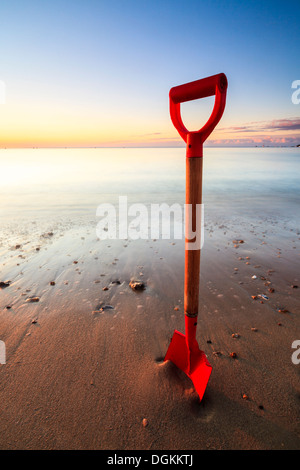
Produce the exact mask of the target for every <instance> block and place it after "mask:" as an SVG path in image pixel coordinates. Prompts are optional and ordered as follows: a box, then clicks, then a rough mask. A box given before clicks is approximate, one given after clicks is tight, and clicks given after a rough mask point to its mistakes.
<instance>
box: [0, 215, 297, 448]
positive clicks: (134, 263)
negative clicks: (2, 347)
mask: <svg viewBox="0 0 300 470" xmlns="http://www.w3.org/2000/svg"><path fill="white" fill-rule="evenodd" d="M12 233H13V235H12ZM240 240H243V241H244V243H239V241H240ZM298 248H299V233H297V232H296V231H295V229H294V228H293V227H292V228H291V227H290V226H289V225H288V224H285V223H284V222H282V221H279V222H278V220H276V218H273V219H272V218H269V219H268V218H265V219H264V220H263V219H257V220H256V221H252V222H251V223H250V222H249V220H247V219H246V218H245V219H241V218H239V219H235V218H234V217H232V218H231V219H230V220H228V219H226V218H224V220H221V218H218V219H216V218H214V217H212V218H210V219H207V222H206V227H205V242H204V248H203V251H202V254H201V285H200V298H201V305H200V313H199V321H198V333H197V339H198V342H199V345H200V348H201V349H203V350H204V351H205V352H206V354H207V356H208V359H209V361H210V363H211V365H212V367H213V372H212V375H211V379H210V381H209V384H208V388H207V390H206V393H205V396H204V399H203V401H202V402H201V403H199V400H198V398H197V395H196V393H195V391H194V389H193V385H192V383H191V382H190V381H189V379H188V378H187V377H185V376H184V374H182V373H181V372H180V371H179V370H177V369H176V367H175V366H174V365H173V364H172V363H169V362H167V363H165V362H163V357H164V355H165V353H166V350H167V347H168V344H169V341H170V338H171V336H172V334H173V331H174V329H178V330H180V331H184V330H183V329H184V315H183V272H184V246H183V242H182V241H180V240H171V241H170V240H156V241H153V240H137V241H132V240H99V239H97V236H96V234H95V229H94V227H91V226H90V225H88V224H78V225H77V226H76V225H74V226H69V227H67V226H64V225H63V224H59V223H57V224H54V223H51V222H48V224H47V223H45V227H44V229H43V230H41V225H38V226H37V225H34V224H32V225H28V226H24V227H23V228H22V229H20V227H19V228H18V229H16V228H15V230H13V228H12V227H8V229H7V232H6V231H5V230H4V231H3V234H2V237H1V266H0V281H2V282H8V281H10V285H9V286H8V287H3V288H2V289H1V290H0V339H1V340H2V341H4V342H5V344H6V348H7V361H6V364H5V365H0V407H1V420H0V436H1V437H0V448H1V449H119V450H121V449H128V450H135V449H150V450H176V449H177V450H178V449H183V450H184V449H190V450H193V449H298V448H299V446H300V434H299V404H300V386H299V367H300V365H295V364H293V363H292V361H291V356H292V353H293V350H292V348H291V345H292V342H293V341H294V340H296V339H300V328H299V326H300V324H299V313H300V309H299V307H300V299H299V292H300V279H299V254H298V253H299V252H298V250H297V249H298ZM253 276H256V278H252V277H253ZM131 279H135V280H141V281H142V282H144V283H145V285H146V289H145V290H142V291H133V290H132V289H131V288H130V286H129V282H130V280H131ZM292 286H294V287H292ZM295 286H299V288H297V287H295ZM269 289H271V291H272V290H273V289H274V291H272V292H270V291H269ZM262 294H263V295H266V296H267V297H268V299H264V298H263V297H260V295H262ZM32 297H37V298H38V301H33V302H31V301H28V299H30V298H32ZM252 297H255V298H254V299H253V298H252ZM36 300H37V299H36ZM279 310H281V312H280V311H279ZM232 352H234V353H236V358H235V359H234V358H232V357H231V356H230V354H231V353H232ZM145 419H146V420H147V421H146V423H147V426H145V421H143V420H145ZM143 423H144V425H143Z"/></svg>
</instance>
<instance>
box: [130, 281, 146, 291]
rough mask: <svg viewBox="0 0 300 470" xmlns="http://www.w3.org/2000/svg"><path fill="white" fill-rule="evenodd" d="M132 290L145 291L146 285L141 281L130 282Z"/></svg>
mask: <svg viewBox="0 0 300 470" xmlns="http://www.w3.org/2000/svg"><path fill="white" fill-rule="evenodd" d="M129 285H130V287H131V289H132V290H144V289H145V288H146V287H145V284H144V283H143V282H141V281H130V283H129Z"/></svg>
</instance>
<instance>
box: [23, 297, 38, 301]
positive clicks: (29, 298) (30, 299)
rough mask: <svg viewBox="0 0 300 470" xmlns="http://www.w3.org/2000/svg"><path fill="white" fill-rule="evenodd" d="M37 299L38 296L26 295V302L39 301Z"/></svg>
mask: <svg viewBox="0 0 300 470" xmlns="http://www.w3.org/2000/svg"><path fill="white" fill-rule="evenodd" d="M39 300H40V298H39V297H28V299H26V302H39Z"/></svg>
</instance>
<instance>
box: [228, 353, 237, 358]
mask: <svg viewBox="0 0 300 470" xmlns="http://www.w3.org/2000/svg"><path fill="white" fill-rule="evenodd" d="M229 355H230V357H232V359H236V358H237V353H235V352H231V353H230V354H229Z"/></svg>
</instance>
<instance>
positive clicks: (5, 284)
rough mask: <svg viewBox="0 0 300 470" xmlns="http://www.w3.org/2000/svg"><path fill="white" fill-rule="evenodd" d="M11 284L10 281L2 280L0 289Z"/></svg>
mask: <svg viewBox="0 0 300 470" xmlns="http://www.w3.org/2000/svg"><path fill="white" fill-rule="evenodd" d="M9 285H10V281H7V282H3V281H1V282H0V289H4V288H5V287H8V286H9Z"/></svg>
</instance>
